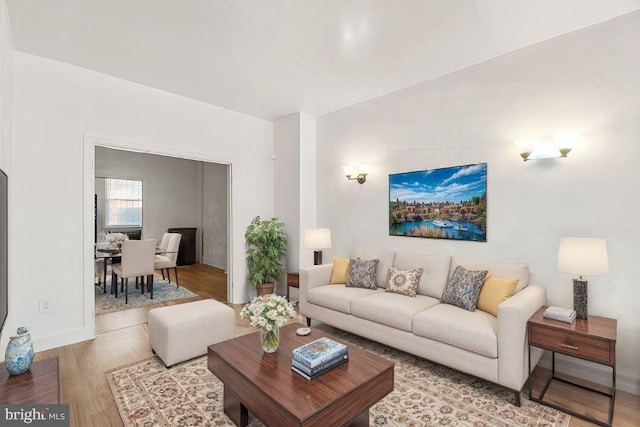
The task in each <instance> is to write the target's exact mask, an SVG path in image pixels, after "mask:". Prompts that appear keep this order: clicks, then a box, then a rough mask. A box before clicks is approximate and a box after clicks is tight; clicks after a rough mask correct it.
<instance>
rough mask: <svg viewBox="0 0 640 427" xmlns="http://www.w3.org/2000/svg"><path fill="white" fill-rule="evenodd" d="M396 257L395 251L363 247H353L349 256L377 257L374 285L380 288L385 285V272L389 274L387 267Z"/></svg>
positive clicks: (361, 257)
mask: <svg viewBox="0 0 640 427" xmlns="http://www.w3.org/2000/svg"><path fill="white" fill-rule="evenodd" d="M395 257H396V253H395V252H387V251H368V250H365V249H354V250H353V251H352V252H351V258H360V259H377V260H378V267H377V268H376V285H378V287H380V288H386V287H387V274H389V267H391V266H392V265H393V260H394V259H395Z"/></svg>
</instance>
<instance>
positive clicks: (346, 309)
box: [307, 285, 383, 314]
mask: <svg viewBox="0 0 640 427" xmlns="http://www.w3.org/2000/svg"><path fill="white" fill-rule="evenodd" d="M378 292H383V290H382V289H380V290H373V289H366V288H348V287H346V285H325V286H318V287H317V288H312V289H309V292H308V293H307V300H308V301H309V303H310V304H316V305H319V306H322V307H325V308H329V309H331V310H336V311H340V312H342V313H346V314H351V300H352V299H354V298H358V297H363V296H367V295H372V294H375V293H378Z"/></svg>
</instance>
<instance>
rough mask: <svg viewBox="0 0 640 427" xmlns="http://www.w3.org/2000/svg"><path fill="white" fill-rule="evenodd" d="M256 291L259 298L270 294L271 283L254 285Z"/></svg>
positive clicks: (271, 290)
mask: <svg viewBox="0 0 640 427" xmlns="http://www.w3.org/2000/svg"><path fill="white" fill-rule="evenodd" d="M256 290H257V291H258V296H260V297H262V296H265V295H269V294H272V293H273V282H270V283H259V284H257V285H256Z"/></svg>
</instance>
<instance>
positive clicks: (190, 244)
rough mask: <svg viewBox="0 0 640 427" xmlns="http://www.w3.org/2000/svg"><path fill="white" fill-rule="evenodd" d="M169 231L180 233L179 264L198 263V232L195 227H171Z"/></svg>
mask: <svg viewBox="0 0 640 427" xmlns="http://www.w3.org/2000/svg"><path fill="white" fill-rule="evenodd" d="M168 231H169V233H180V234H182V238H181V239H180V250H179V252H178V259H177V262H176V264H178V265H191V264H195V263H196V232H197V231H198V229H197V228H195V227H182V228H170V229H169V230H168Z"/></svg>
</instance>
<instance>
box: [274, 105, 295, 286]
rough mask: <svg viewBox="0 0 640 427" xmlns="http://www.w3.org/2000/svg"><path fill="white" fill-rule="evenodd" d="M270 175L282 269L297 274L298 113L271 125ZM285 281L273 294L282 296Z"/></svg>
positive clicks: (281, 118)
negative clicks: (282, 236)
mask: <svg viewBox="0 0 640 427" xmlns="http://www.w3.org/2000/svg"><path fill="white" fill-rule="evenodd" d="M273 146H274V155H275V160H274V175H273V187H274V188H273V211H274V215H275V216H276V217H277V218H279V219H280V220H282V221H283V222H284V224H285V231H286V233H287V259H286V264H287V265H286V269H287V271H289V272H292V271H298V259H299V254H298V252H299V248H300V213H301V212H300V188H299V182H300V178H299V177H300V176H301V175H300V114H299V113H296V114H290V115H288V116H284V117H279V118H277V119H276V120H275V121H274V122H273ZM284 282H285V281H284V280H283V283H278V289H277V293H278V294H281V295H286V292H287V290H286V288H285V283H284Z"/></svg>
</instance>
